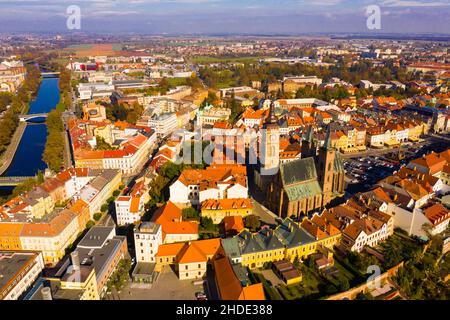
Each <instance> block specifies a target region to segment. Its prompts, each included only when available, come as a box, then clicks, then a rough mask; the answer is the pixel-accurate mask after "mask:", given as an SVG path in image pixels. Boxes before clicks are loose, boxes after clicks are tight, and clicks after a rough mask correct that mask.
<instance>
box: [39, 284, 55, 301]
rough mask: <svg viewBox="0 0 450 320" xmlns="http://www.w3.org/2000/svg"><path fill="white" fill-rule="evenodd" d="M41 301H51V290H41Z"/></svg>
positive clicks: (44, 288)
mask: <svg viewBox="0 0 450 320" xmlns="http://www.w3.org/2000/svg"><path fill="white" fill-rule="evenodd" d="M41 295H42V300H53V298H52V290H51V289H50V288H49V287H43V288H42V289H41Z"/></svg>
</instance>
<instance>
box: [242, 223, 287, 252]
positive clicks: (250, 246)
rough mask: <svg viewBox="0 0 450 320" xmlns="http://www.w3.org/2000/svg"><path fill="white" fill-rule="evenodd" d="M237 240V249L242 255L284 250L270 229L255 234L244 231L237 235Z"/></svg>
mask: <svg viewBox="0 0 450 320" xmlns="http://www.w3.org/2000/svg"><path fill="white" fill-rule="evenodd" d="M237 239H238V240H239V249H240V252H241V253H242V254H249V253H255V252H261V251H269V250H275V249H282V248H284V246H283V244H282V243H281V242H280V240H278V238H277V237H276V236H274V234H273V232H272V231H271V230H270V229H264V230H261V231H260V232H258V233H257V234H252V233H250V232H248V231H245V230H244V231H243V232H241V233H240V234H239V235H238V237H237Z"/></svg>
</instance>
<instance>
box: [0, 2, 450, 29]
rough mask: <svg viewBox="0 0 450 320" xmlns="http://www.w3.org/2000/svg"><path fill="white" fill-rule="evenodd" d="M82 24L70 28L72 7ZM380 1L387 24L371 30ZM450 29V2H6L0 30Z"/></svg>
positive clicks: (2, 4) (0, 5)
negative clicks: (76, 8) (369, 10)
mask: <svg viewBox="0 0 450 320" xmlns="http://www.w3.org/2000/svg"><path fill="white" fill-rule="evenodd" d="M71 5H77V6H79V8H80V11H81V20H80V21H81V29H80V30H69V29H68V28H67V26H66V21H67V17H68V15H67V8H68V7H69V6H71ZM370 5H377V6H379V8H380V10H381V11H380V12H381V29H379V30H369V29H368V28H367V23H366V22H367V19H368V17H367V13H366V8H367V7H368V6H370ZM30 31H31V32H33V31H34V32H60V33H63V32H76V31H82V32H92V33H140V34H185V35H189V34H268V35H269V34H305V33H349V32H352V33H403V34H411V33H432V34H437V33H439V34H450V0H0V33H8V32H30Z"/></svg>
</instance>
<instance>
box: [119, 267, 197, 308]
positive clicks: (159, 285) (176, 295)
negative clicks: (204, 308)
mask: <svg viewBox="0 0 450 320" xmlns="http://www.w3.org/2000/svg"><path fill="white" fill-rule="evenodd" d="M194 282H195V281H192V280H179V279H178V276H177V275H176V274H175V272H174V271H173V270H172V269H171V268H170V267H164V269H163V270H162V272H161V273H160V275H159V277H158V279H157V280H156V282H155V283H153V284H151V285H135V284H133V283H127V285H126V286H125V287H124V288H123V289H122V290H121V292H120V294H119V297H120V300H195V299H196V298H195V293H196V292H203V291H204V287H203V284H200V285H194Z"/></svg>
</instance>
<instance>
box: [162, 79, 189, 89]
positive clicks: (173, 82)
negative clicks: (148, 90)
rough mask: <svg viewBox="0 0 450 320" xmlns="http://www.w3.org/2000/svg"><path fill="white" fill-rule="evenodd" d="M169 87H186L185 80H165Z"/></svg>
mask: <svg viewBox="0 0 450 320" xmlns="http://www.w3.org/2000/svg"><path fill="white" fill-rule="evenodd" d="M166 80H167V82H168V83H169V85H170V86H174V87H178V86H185V85H187V78H167V79H166Z"/></svg>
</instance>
